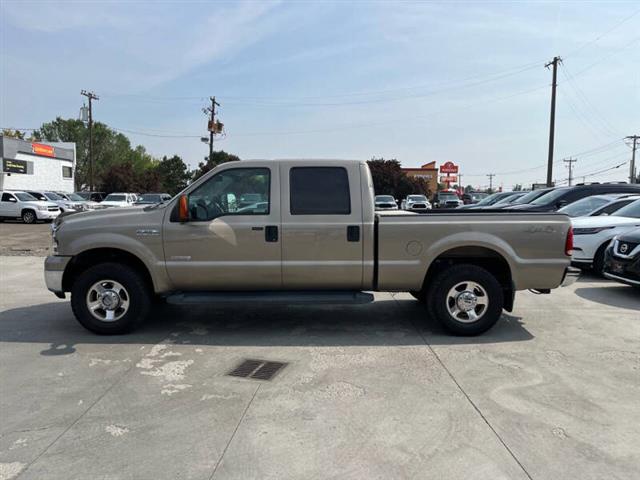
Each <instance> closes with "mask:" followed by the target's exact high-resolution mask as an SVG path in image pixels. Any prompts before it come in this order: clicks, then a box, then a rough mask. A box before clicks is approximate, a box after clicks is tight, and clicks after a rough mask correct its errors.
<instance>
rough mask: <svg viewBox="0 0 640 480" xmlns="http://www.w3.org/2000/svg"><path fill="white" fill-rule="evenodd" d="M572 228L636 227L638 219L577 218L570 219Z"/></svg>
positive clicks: (639, 222)
mask: <svg viewBox="0 0 640 480" xmlns="http://www.w3.org/2000/svg"><path fill="white" fill-rule="evenodd" d="M571 225H572V226H573V228H595V227H615V226H618V225H638V226H640V218H632V217H616V216H615V215H611V216H598V217H578V218H572V219H571Z"/></svg>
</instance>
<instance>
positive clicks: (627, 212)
mask: <svg viewBox="0 0 640 480" xmlns="http://www.w3.org/2000/svg"><path fill="white" fill-rule="evenodd" d="M613 216H614V217H632V218H640V200H636V201H635V202H633V203H630V204H629V205H627V206H626V207H622V208H621V209H620V210H618V211H616V212H615V213H614V214H613Z"/></svg>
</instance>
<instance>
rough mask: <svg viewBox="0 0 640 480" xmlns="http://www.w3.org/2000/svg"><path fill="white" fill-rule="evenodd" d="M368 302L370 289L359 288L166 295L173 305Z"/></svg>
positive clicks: (356, 303)
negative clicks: (364, 290) (363, 290)
mask: <svg viewBox="0 0 640 480" xmlns="http://www.w3.org/2000/svg"><path fill="white" fill-rule="evenodd" d="M371 302H373V294H372V293H366V292H358V291H355V292H354V291H274V292H183V293H174V294H172V295H169V296H167V303H170V304H173V305H207V304H215V305H220V304H238V303H260V304H268V305H278V304H280V305H358V304H364V303H371Z"/></svg>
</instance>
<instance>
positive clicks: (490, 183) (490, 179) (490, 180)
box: [487, 173, 496, 193]
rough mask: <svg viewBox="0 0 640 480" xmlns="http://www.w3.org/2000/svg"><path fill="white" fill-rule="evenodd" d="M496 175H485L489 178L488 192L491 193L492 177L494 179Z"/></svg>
mask: <svg viewBox="0 0 640 480" xmlns="http://www.w3.org/2000/svg"><path fill="white" fill-rule="evenodd" d="M495 176H496V174H495V173H489V174H487V177H489V192H491V193H493V177H495Z"/></svg>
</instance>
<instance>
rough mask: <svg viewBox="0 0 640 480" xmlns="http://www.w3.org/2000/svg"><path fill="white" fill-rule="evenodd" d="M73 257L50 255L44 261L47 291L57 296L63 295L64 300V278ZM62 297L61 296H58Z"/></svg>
mask: <svg viewBox="0 0 640 480" xmlns="http://www.w3.org/2000/svg"><path fill="white" fill-rule="evenodd" d="M71 258H73V257H66V256H62V255H49V256H48V257H47V258H45V259H44V283H45V284H46V285H47V289H48V290H49V291H51V292H53V293H55V294H56V295H58V294H62V296H63V298H64V293H63V292H64V290H63V289H62V276H63V275H64V270H65V268H67V265H68V264H69V261H70V260H71ZM58 296H60V295H58Z"/></svg>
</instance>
